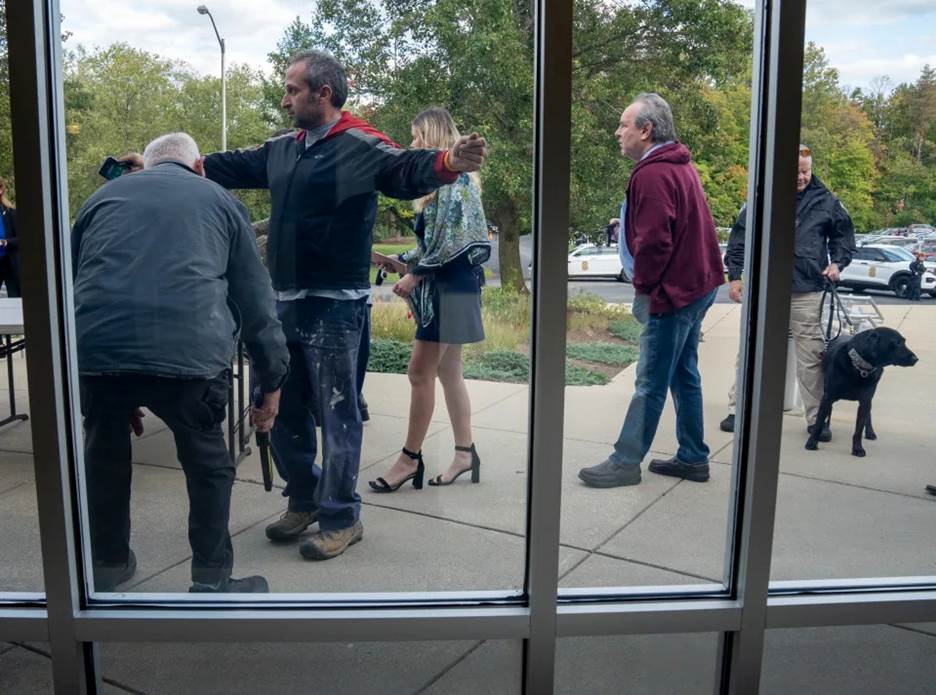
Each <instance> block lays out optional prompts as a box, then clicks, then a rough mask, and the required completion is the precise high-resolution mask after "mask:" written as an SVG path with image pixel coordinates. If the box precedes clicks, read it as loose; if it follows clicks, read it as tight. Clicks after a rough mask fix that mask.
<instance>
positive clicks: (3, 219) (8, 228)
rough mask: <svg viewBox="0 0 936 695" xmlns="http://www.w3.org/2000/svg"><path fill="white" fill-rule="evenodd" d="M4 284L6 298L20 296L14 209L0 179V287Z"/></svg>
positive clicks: (17, 237)
mask: <svg viewBox="0 0 936 695" xmlns="http://www.w3.org/2000/svg"><path fill="white" fill-rule="evenodd" d="M4 283H6V289H7V297H19V296H21V295H20V273H19V236H18V235H17V230H16V208H15V206H14V205H13V203H11V202H10V199H9V198H8V197H7V188H6V181H4V180H3V179H2V178H0V285H3V284H4Z"/></svg>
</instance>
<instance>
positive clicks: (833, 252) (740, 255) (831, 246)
mask: <svg viewBox="0 0 936 695" xmlns="http://www.w3.org/2000/svg"><path fill="white" fill-rule="evenodd" d="M798 198H799V199H798V201H797V204H796V221H795V225H796V230H795V240H794V258H793V290H792V291H793V292H819V291H821V290H822V288H823V287H824V285H825V279H824V278H823V276H822V271H823V270H825V269H826V266H828V265H829V262H830V261H831V262H833V263H836V264H837V265H838V267H839V270H844V269H845V267H846V266H847V265H848V264H849V263H851V259H852V255H853V254H854V253H855V228H854V226H853V225H852V221H851V217H850V216H849V214H848V210H846V209H845V206H844V205H842V203H841V201H839V199H838V198H836V197H835V196H834V195H832V192H831V191H829V189H828V188H826V187H825V186H824V185H823V183H822V182H821V181H820V180H819V179H817V178H816V177H815V176H813V177H812V179H811V180H810V182H809V185H808V186H806V188H805V189H803V192H802V194H801V195H799V196H798ZM746 224H747V205H743V206H742V207H741V212H740V213H739V214H738V219H737V220H735V223H734V226H733V227H732V228H731V235H730V236H729V237H728V249H727V251H726V253H725V265H726V266H727V267H728V279H729V280H740V279H741V273H742V271H743V269H744V235H745V226H746Z"/></svg>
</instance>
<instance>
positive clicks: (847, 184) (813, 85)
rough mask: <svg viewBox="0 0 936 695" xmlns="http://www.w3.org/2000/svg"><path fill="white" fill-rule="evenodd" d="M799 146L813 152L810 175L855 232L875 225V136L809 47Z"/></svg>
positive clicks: (857, 106) (813, 46)
mask: <svg viewBox="0 0 936 695" xmlns="http://www.w3.org/2000/svg"><path fill="white" fill-rule="evenodd" d="M800 140H801V141H802V142H803V143H804V144H806V145H808V146H809V147H810V148H811V149H812V151H813V171H814V172H815V174H816V176H818V177H819V178H820V179H822V181H823V183H825V184H826V185H827V186H828V187H829V189H830V190H831V191H832V192H833V193H835V195H836V196H838V197H839V198H840V199H841V200H842V202H843V204H844V205H845V207H846V208H847V209H848V211H849V213H850V215H851V218H852V221H853V222H854V223H855V226H856V227H857V228H858V229H863V230H867V229H869V228H870V227H872V226H873V225H874V221H875V220H874V218H875V215H874V201H873V198H872V194H873V192H874V190H875V187H876V185H877V180H878V171H877V168H876V167H875V157H874V150H873V143H874V130H873V127H872V123H871V120H870V118H868V115H867V113H866V112H865V111H864V110H863V109H862V108H861V105H860V104H859V103H856V102H854V101H851V100H849V99H848V97H847V96H846V94H845V93H844V91H843V90H842V88H841V87H840V86H839V76H838V71H837V70H836V69H835V68H833V67H831V66H830V65H829V61H828V58H827V57H826V55H825V51H823V50H822V48H820V47H819V46H817V45H816V44H814V43H809V44H808V45H807V46H806V50H805V53H804V58H803V115H802V124H801V135H800Z"/></svg>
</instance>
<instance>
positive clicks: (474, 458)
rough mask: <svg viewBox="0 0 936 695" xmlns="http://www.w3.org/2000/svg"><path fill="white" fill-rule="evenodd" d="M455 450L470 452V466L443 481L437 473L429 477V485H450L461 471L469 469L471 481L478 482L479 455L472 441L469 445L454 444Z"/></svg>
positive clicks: (479, 479)
mask: <svg viewBox="0 0 936 695" xmlns="http://www.w3.org/2000/svg"><path fill="white" fill-rule="evenodd" d="M455 451H464V452H466V453H470V454H471V468H466V469H464V470H462V471H458V474H457V475H456V476H455V477H454V478H452V479H451V480H449V481H448V482H445V481H443V480H442V476H441V475H437V476H436V477H435V478H430V479H429V485H430V486H432V487H441V486H443V485H451V484H452V483H454V482H455V481H456V480H458V477H459V476H460V475H461V474H462V473H467V472H468V471H471V482H473V483H478V482H480V481H481V457H480V456H478V450H477V449H475V445H474V442H472V443H471V446H456V447H455Z"/></svg>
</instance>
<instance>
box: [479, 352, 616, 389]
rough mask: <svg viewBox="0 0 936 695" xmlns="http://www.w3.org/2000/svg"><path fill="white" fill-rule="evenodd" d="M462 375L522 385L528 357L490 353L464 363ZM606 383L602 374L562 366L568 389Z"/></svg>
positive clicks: (524, 355)
mask: <svg viewBox="0 0 936 695" xmlns="http://www.w3.org/2000/svg"><path fill="white" fill-rule="evenodd" d="M464 373H465V378H466V379H481V380H483V381H507V382H510V383H515V384H525V383H528V382H529V380H530V357H529V355H526V354H524V353H522V352H515V351H513V350H494V351H492V352H487V353H484V354H482V355H478V356H477V357H473V358H471V359H470V360H468V361H467V362H466V363H465V367H464ZM609 381H610V379H609V378H608V376H607V375H605V374H603V373H602V372H599V371H596V370H594V369H588V368H587V367H580V366H577V365H574V364H572V363H571V362H568V361H567V362H566V384H567V385H568V386H601V385H603V384H607V383H608V382H609Z"/></svg>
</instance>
